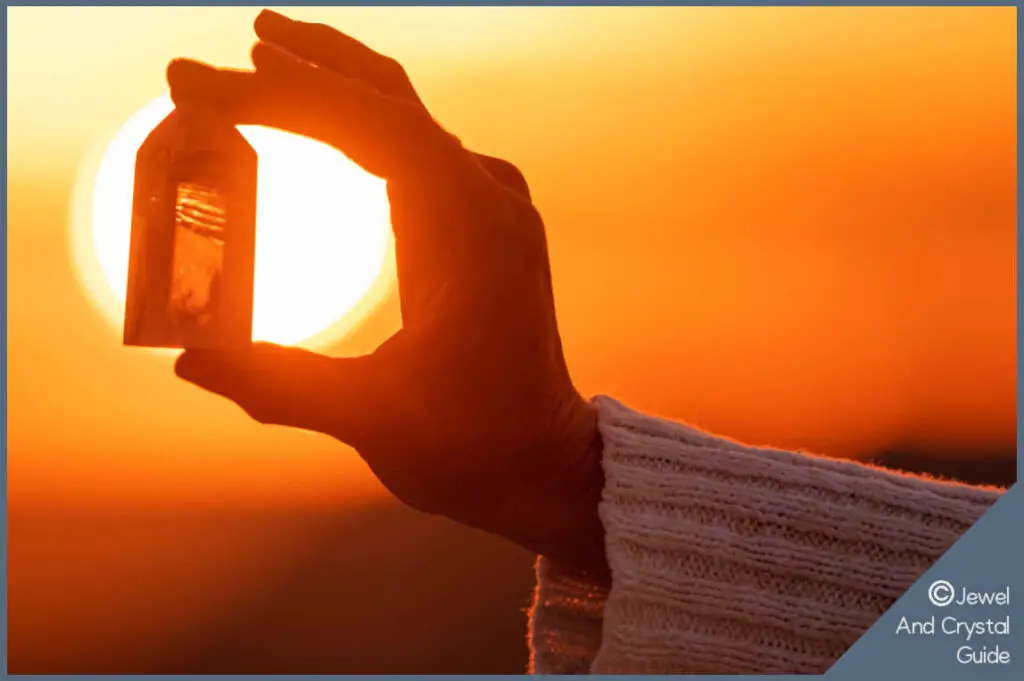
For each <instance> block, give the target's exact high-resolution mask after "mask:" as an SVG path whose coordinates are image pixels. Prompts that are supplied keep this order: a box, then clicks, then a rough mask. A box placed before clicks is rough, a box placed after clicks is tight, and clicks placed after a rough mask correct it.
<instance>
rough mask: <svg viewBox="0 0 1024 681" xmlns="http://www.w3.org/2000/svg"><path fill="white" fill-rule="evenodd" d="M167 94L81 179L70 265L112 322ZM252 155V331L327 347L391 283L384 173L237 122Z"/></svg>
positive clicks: (259, 336)
mask: <svg viewBox="0 0 1024 681" xmlns="http://www.w3.org/2000/svg"><path fill="white" fill-rule="evenodd" d="M172 108H173V104H172V103H171V101H170V99H169V98H167V97H162V98H160V99H157V100H155V101H153V102H151V103H150V104H149V105H147V106H146V107H144V108H143V109H141V110H140V111H139V112H138V113H136V114H135V115H134V116H132V117H131V118H130V119H129V120H128V121H127V122H126V123H125V124H124V125H123V126H122V127H121V129H120V130H119V131H118V132H117V134H116V135H115V136H114V137H113V140H112V141H111V142H110V144H109V145H108V146H107V147H106V149H105V150H104V151H103V153H102V155H101V156H100V157H99V161H98V163H96V164H87V167H86V168H85V169H83V171H82V174H81V177H80V179H79V181H78V185H79V187H78V188H77V193H78V197H77V198H76V201H75V213H76V215H74V216H73V220H72V226H73V233H72V244H73V254H74V257H75V260H76V264H77V270H78V274H79V276H80V278H81V280H82V282H83V285H84V286H85V288H86V289H87V290H88V291H89V293H90V296H91V298H92V299H93V302H94V303H96V304H97V306H98V307H100V308H101V309H102V310H103V312H104V313H105V315H106V316H107V317H108V318H109V319H110V320H111V321H112V322H114V323H115V324H117V325H118V326H119V327H120V325H121V324H122V323H123V315H124V300H125V292H126V288H127V273H128V242H129V235H130V233H131V210H132V209H131V197H132V187H133V184H134V172H135V152H136V151H137V150H138V148H139V146H140V145H141V144H142V142H143V140H144V139H145V138H146V136H147V135H148V134H149V132H150V131H151V130H152V129H153V128H154V127H156V125H157V124H158V123H159V122H160V121H161V120H162V119H163V118H164V116H166V115H167V114H168V113H169V112H170V111H171V109H172ZM239 130H240V131H241V132H242V134H243V135H244V136H245V138H246V139H247V140H248V141H249V143H250V144H251V145H252V146H253V148H254V149H255V150H256V152H257V154H258V156H259V177H258V181H257V182H258V184H257V215H256V283H255V292H254V293H255V302H254V310H253V339H254V340H265V341H271V342H275V343H282V344H300V343H301V344H303V345H314V346H317V345H323V344H325V343H327V342H329V341H331V340H334V339H337V338H338V337H340V336H341V335H343V334H344V333H345V332H347V331H349V330H351V329H352V328H353V327H354V326H355V325H356V324H358V323H359V322H360V321H361V320H362V319H363V318H365V317H366V316H367V315H368V314H369V312H371V311H372V310H373V309H374V307H376V305H377V304H378V303H379V302H380V300H382V299H383V297H384V296H385V295H386V294H387V292H388V290H389V288H390V287H391V285H392V282H393V276H392V274H393V267H392V262H393V247H392V240H391V229H390V216H389V210H388V201H387V193H386V190H385V185H384V182H383V181H382V180H381V179H379V178H377V177H374V176H372V175H370V174H368V173H367V172H365V171H364V170H362V169H361V168H360V167H359V166H357V165H355V163H353V162H352V161H350V160H349V159H347V158H346V157H345V156H343V155H342V154H340V153H339V152H337V151H336V150H334V149H332V148H330V147H328V146H326V145H324V144H321V143H319V142H316V141H313V140H310V139H307V138H304V137H300V136H297V135H292V134H289V133H285V132H281V131H278V130H271V129H268V128H261V127H254V126H240V127H239Z"/></svg>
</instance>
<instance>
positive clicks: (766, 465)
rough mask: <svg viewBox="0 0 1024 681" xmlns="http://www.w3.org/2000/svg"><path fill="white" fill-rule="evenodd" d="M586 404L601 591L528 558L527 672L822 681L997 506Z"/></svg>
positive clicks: (957, 487)
mask: <svg viewBox="0 0 1024 681" xmlns="http://www.w3.org/2000/svg"><path fill="white" fill-rule="evenodd" d="M594 404H595V405H596V408H597V411H598V424H599V429H600V432H601V436H602V439H603V448H604V449H603V466H604V471H605V479H606V481H605V488H604V491H603V498H602V501H601V504H600V509H599V511H600V516H601V520H602V523H603V524H604V527H605V532H606V538H605V544H606V548H607V556H608V564H609V568H610V570H611V584H610V587H609V586H603V583H604V582H602V581H599V580H596V579H592V578H590V577H589V576H588V575H586V574H582V573H578V572H574V571H573V570H570V569H568V568H565V567H564V566H560V565H557V564H554V563H553V562H551V561H549V560H548V559H546V558H544V557H540V558H539V559H538V561H537V566H536V572H537V588H536V591H535V593H534V599H533V606H532V608H531V613H530V633H529V643H530V648H531V656H530V657H531V659H530V671H531V672H533V673H539V674H584V673H596V674H618V673H632V674H702V673H703V674H821V673H823V672H825V671H826V670H827V669H828V668H829V667H830V666H831V665H832V664H833V663H834V662H835V661H836V660H838V659H839V657H841V656H842V655H843V654H844V653H845V652H846V651H847V650H848V649H849V648H850V646H851V645H852V644H853V643H854V642H855V641H856V640H857V639H858V638H859V637H860V636H861V635H862V634H863V633H864V632H865V631H866V630H867V629H868V628H869V627H870V626H871V625H872V624H873V623H874V622H875V621H876V620H877V619H878V618H879V617H880V616H881V615H882V613H884V612H885V611H886V610H887V609H888V608H889V607H890V606H891V605H892V604H893V603H894V602H895V601H896V599H898V598H899V597H900V596H901V595H902V594H903V593H904V592H905V591H906V590H907V589H908V588H909V587H910V586H911V584H913V583H914V582H915V581H916V580H917V579H918V577H920V576H921V574H922V573H924V572H925V571H926V570H927V569H928V568H929V567H930V566H931V565H932V563H933V562H934V561H935V560H936V559H937V558H938V557H939V556H941V555H942V553H943V552H945V551H946V549H948V548H949V547H950V545H952V544H953V543H954V542H955V541H956V540H957V538H958V537H960V535H961V534H963V532H965V531H966V530H967V529H968V528H969V527H970V526H971V525H972V524H973V523H974V522H975V521H976V520H977V519H978V518H979V517H980V516H981V515H982V514H983V513H984V512H985V510H986V509H988V508H989V506H991V505H992V504H993V503H994V502H995V501H996V500H997V499H998V498H999V496H1000V494H1001V493H1002V492H1003V491H1004V490H1001V489H998V488H993V487H975V486H968V485H964V484H958V483H954V482H949V481H943V480H939V479H935V478H931V477H927V476H922V475H912V474H905V473H900V472H896V471H892V470H888V469H883V468H879V467H876V466H872V465H868V464H863V463H859V462H854V461H847V460H839V459H834V458H827V457H823V456H817V455H813V454H806V453H801V452H788V451H778V450H774V449H766V448H755V447H749V446H745V445H742V444H739V443H737V442H735V441H732V440H729V439H726V438H722V437H717V436H714V435H711V434H708V433H705V432H702V431H700V430H697V429H695V428H691V427H689V426H686V425H683V424H679V423H674V422H671V421H667V420H663V419H659V418H654V417H651V416H646V415H643V414H640V413H637V412H635V411H633V410H631V409H629V408H628V407H626V406H624V405H622V404H620V403H618V402H616V401H615V400H613V399H610V398H607V397H599V398H596V399H595V400H594Z"/></svg>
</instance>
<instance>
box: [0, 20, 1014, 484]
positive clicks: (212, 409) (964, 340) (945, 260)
mask: <svg viewBox="0 0 1024 681" xmlns="http://www.w3.org/2000/svg"><path fill="white" fill-rule="evenodd" d="M254 14H255V10H253V9H248V8H242V9H235V8H230V9H227V8H130V9H120V8H102V9H95V8H54V9H47V8H11V9H9V10H8V17H9V26H8V36H9V46H8V65H9V76H8V78H9V80H8V83H9V91H8V94H7V105H8V114H9V118H8V141H9V147H8V175H9V187H8V188H9V192H8V201H9V208H8V226H9V235H8V248H9V258H8V262H9V274H8V287H9V288H8V296H9V298H8V299H9V318H8V322H9V324H8V333H9V346H8V368H9V384H8V396H9V402H8V405H9V406H8V409H9V412H8V413H9V416H8V425H9V431H8V433H9V435H8V446H9V449H8V459H9V484H10V498H11V502H12V503H14V504H19V503H20V504H29V503H33V502H40V503H51V502H53V501H54V500H56V499H65V500H72V499H90V500H94V502H95V503H100V502H101V501H102V500H108V499H126V500H127V499H132V500H136V501H147V503H152V502H156V501H172V502H175V503H220V502H226V503H234V502H240V501H253V500H255V501H256V502H258V503H261V504H262V503H268V504H269V503H276V502H284V503H295V502H296V500H299V499H302V500H306V501H310V502H314V503H315V502H319V501H321V500H327V499H331V500H338V499H347V498H351V497H353V496H354V495H364V494H371V493H377V491H378V487H377V486H376V483H374V482H373V481H372V479H371V478H370V476H369V474H368V473H367V472H366V471H365V470H364V468H363V467H362V465H361V464H360V463H359V462H358V460H357V459H356V458H355V457H354V456H351V455H350V453H349V452H347V451H346V450H345V449H344V448H343V447H342V446H340V445H337V444H336V443H334V442H333V441H331V440H329V439H327V438H325V437H321V436H317V435H312V434H306V433H300V432H294V431H287V430H282V429H274V428H266V427H260V426H257V425H255V424H252V423H250V422H248V420H247V419H246V418H245V417H244V416H243V415H242V413H241V412H240V411H239V410H237V409H236V408H235V407H233V406H232V405H230V404H227V403H225V402H222V401H220V400H219V399H216V398H213V397H210V396H207V395H204V394H202V393H200V392H198V391H196V390H195V389H193V388H191V387H189V386H186V385H183V384H181V383H179V382H178V381H177V380H176V379H174V377H173V375H172V374H171V369H170V359H169V358H168V357H166V356H160V355H153V354H147V353H144V352H139V351H134V350H129V349H125V348H122V347H120V345H119V336H118V330H117V329H115V328H113V327H112V326H111V325H110V324H108V323H107V322H106V321H105V320H104V319H103V317H102V316H101V315H100V314H99V313H98V312H97V310H96V308H95V307H94V306H93V305H92V304H91V303H90V301H89V300H88V297H87V295H86V294H85V293H84V292H83V291H82V289H81V288H80V286H79V284H78V283H77V280H76V279H75V277H74V274H73V271H72V266H71V262H72V261H71V256H70V255H69V250H68V239H67V235H68V229H69V226H68V215H69V211H70V206H69V196H70V193H71V190H72V187H73V185H74V183H75V180H76V173H77V172H78V170H79V168H80V167H81V165H82V163H83V162H84V160H85V159H86V158H87V155H88V154H89V153H91V152H93V151H94V150H95V147H96V145H98V144H102V143H104V141H105V140H106V139H107V136H108V135H109V134H110V132H111V131H112V129H115V128H116V127H117V126H118V125H120V123H121V122H122V121H123V120H124V119H125V118H126V117H127V116H128V115H130V114H131V113H132V112H133V111H135V110H136V109H137V108H139V107H140V106H142V105H144V104H145V103H147V102H148V101H149V100H151V99H152V98H153V97H155V96H158V95H159V94H161V92H162V91H163V80H162V78H163V66H164V64H165V62H166V61H167V60H168V59H169V58H171V57H173V56H176V55H179V54H185V55H188V56H193V57H197V58H202V59H207V60H210V61H216V62H219V63H223V64H227V65H234V66H243V65H244V64H245V62H246V59H247V54H248V49H249V47H250V45H251V42H252V34H251V30H250V25H251V20H252V18H253V16H254ZM292 14H293V15H295V16H298V17H300V18H306V19H311V20H321V21H326V22H328V23H332V24H334V25H337V26H338V27H340V28H343V29H344V30H347V31H349V32H350V33H352V34H353V35H355V36H356V37H357V38H360V39H363V40H364V41H366V42H368V43H369V44H370V45H371V46H373V47H374V48H376V49H378V50H380V51H382V52H385V53H389V54H392V55H393V56H396V57H399V58H400V59H401V60H402V61H403V62H404V63H405V64H406V65H407V67H408V70H409V72H410V74H411V75H412V76H413V78H414V80H415V82H416V84H417V85H418V87H419V89H420V91H421V92H422V94H423V96H424V98H425V100H426V101H427V103H428V105H429V106H430V107H431V109H432V111H433V112H434V113H435V114H436V115H437V116H438V117H439V118H440V120H441V121H442V122H443V123H444V124H445V125H446V127H448V128H449V129H451V130H453V131H454V132H456V133H457V134H459V136H460V137H461V138H462V139H463V140H464V141H465V142H466V143H467V144H469V145H470V146H472V147H474V148H475V149H478V150H480V151H484V152H487V153H491V154H495V155H502V156H505V157H507V158H509V159H510V160H513V161H514V162H516V163H517V164H519V165H520V167H521V168H522V169H523V170H524V171H525V173H526V175H527V177H528V179H529V180H530V182H531V185H532V188H533V192H534V195H535V199H536V201H537V203H538V205H539V207H540V208H541V211H542V213H543V214H544V216H545V218H546V221H547V225H548V230H549V239H550V245H551V254H552V261H553V270H554V276H555V286H556V297H557V304H558V311H559V316H560V319H561V323H562V329H563V333H564V336H565V345H566V351H567V353H568V356H569V361H570V365H571V368H572V369H573V372H574V375H576V376H577V378H578V381H579V383H580V386H581V388H582V389H583V390H584V391H585V392H587V393H593V392H605V393H609V394H612V395H614V396H616V397H618V398H620V399H622V400H624V401H626V402H629V403H632V404H634V405H635V406H637V407H640V408H643V409H648V410H652V411H655V412H658V413H661V414H664V415H668V416H672V417H676V418H681V419H687V420H691V421H694V422H696V423H697V424H698V425H701V426H704V427H707V428H711V429H714V430H717V431H720V432H724V433H725V434H728V435H732V436H734V437H738V438H742V439H747V440H749V441H753V442H756V443H771V444H776V445H780V446H803V447H808V448H813V449H818V450H823V451H826V452H834V453H840V454H857V453H864V452H869V451H872V450H874V449H875V448H877V447H881V446H888V445H893V444H897V445H898V444H900V443H905V442H910V443H915V442H916V443H921V444H926V445H934V446H938V445H942V446H946V447H949V448H961V449H970V448H972V447H975V448H978V449H983V448H985V447H1004V448H1008V449H1012V446H1013V442H1014V429H1015V392H1016V391H1015V383H1014V376H1015V373H1016V372H1015V356H1016V338H1015V334H1016V327H1015V316H1016V302H1015V255H1014V254H1015V252H1016V251H1015V220H1016V200H1015V197H1016V184H1015V182H1016V180H1015V175H1016V139H1015V134H1016V133H1015V131H1016V91H1015V79H1016V42H1015V33H1016V15H1015V9H1014V8H975V9H948V8H937V9H916V8H915V9H890V8H884V9H864V8H856V9H813V8H810V9H798V8H785V9H780V8H722V9H705V8H644V9H611V8H609V9H605V8H600V9H598V8H588V9H580V8H572V9H569V8H558V9H537V8H530V9H523V8H511V9H510V8H506V9H487V8H483V9H439V8H425V9H408V8H381V9H364V8H323V9H314V10H301V11H299V10H296V11H294V12H292ZM395 314H396V313H395V309H394V306H393V305H392V306H390V307H387V308H385V310H384V311H383V313H382V317H381V320H380V321H379V322H378V324H377V325H376V326H374V327H372V328H370V329H368V330H367V331H366V332H365V333H364V334H363V335H362V336H361V337H359V338H357V339H353V340H351V341H350V342H349V343H348V344H347V345H346V346H344V347H339V348H336V349H335V351H336V352H343V351H349V352H351V351H354V350H356V349H359V348H366V347H370V346H372V344H373V343H374V342H376V341H378V340H380V338H381V337H383V335H384V333H385V332H386V331H387V329H389V328H394V325H395V324H396V323H397V318H396V316H395Z"/></svg>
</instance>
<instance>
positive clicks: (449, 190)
mask: <svg viewBox="0 0 1024 681" xmlns="http://www.w3.org/2000/svg"><path fill="white" fill-rule="evenodd" d="M255 28H256V34H257V36H258V38H259V42H257V43H256V45H255V46H254V47H253V50H252V61H253V64H254V66H255V70H254V71H233V70H224V69H216V68H213V67H210V66H207V65H204V64H200V63H198V62H193V61H186V60H179V61H175V62H172V63H171V64H170V66H169V68H168V81H169V83H170V86H171V96H172V98H173V99H174V100H175V102H177V103H179V104H180V103H181V102H183V101H200V102H203V103H205V104H209V105H212V106H214V107H215V108H216V109H218V110H219V111H221V112H222V113H223V114H224V115H225V116H226V117H227V118H228V119H229V120H230V121H231V122H233V123H235V124H252V125H263V126H269V127H274V128H280V129H284V130H288V131H291V132H294V133H298V134H301V135H305V136H308V137H311V138H314V139H318V140H321V141H323V142H326V143H328V144H330V145H332V146H334V147H336V148H337V149H339V150H340V151H342V152H343V153H345V154H346V155H347V156H348V157H349V158H351V159H352V160H353V161H355V162H356V163H358V164H359V165H361V166H362V167H363V168H365V169H366V170H367V171H369V172H371V173H373V174H375V175H377V176H379V177H382V178H384V179H385V180H386V182H387V189H388V197H389V201H390V206H391V221H392V228H393V230H394V235H395V249H396V260H397V268H398V283H399V297H400V302H401V310H402V321H403V326H402V329H401V330H400V331H398V332H397V333H396V334H395V335H394V336H392V337H391V338H389V339H388V340H387V341H385V342H384V343H383V344H382V345H381V346H380V347H379V348H378V349H377V350H376V351H374V352H373V353H372V354H369V355H366V356H362V357H354V358H330V357H326V356H323V355H318V354H315V353H311V352H308V351H305V350H301V349H298V348H289V347H280V346H274V345H268V344H255V345H253V347H252V348H251V350H249V351H246V352H241V353H239V352H231V353H224V352H212V351H194V350H189V351H186V352H184V353H183V354H182V355H181V357H180V358H179V359H178V361H177V363H176V366H175V370H176V372H177V374H178V375H179V376H180V377H182V378H184V379H185V380H187V381H190V382H192V383H194V384H196V385H198V386H200V387H202V388H205V389H207V390H209V391H211V392H214V393H216V394H219V395H222V396H224V397H227V398H229V399H231V400H233V401H234V402H236V403H237V404H238V405H239V406H241V407H242V408H243V409H244V410H245V411H246V412H247V413H248V414H249V415H250V416H252V417H253V418H255V419H256V420H258V421H260V422H262V423H266V424H277V425H285V426H292V427H297V428H303V429H308V430H314V431H319V432H322V433H326V434H328V435H331V436H333V437H335V438H337V439H339V440H341V441H342V442H345V443H347V444H349V445H351V446H352V447H354V448H355V449H356V450H357V451H358V452H359V454H360V455H361V456H362V458H363V459H364V460H365V461H366V463H367V464H368V465H369V466H370V468H371V469H372V470H373V472H374V474H375V475H376V476H377V477H378V478H379V479H380V481H381V482H382V483H383V484H384V485H385V486H386V487H387V488H388V489H389V490H390V491H391V492H392V493H393V494H394V495H395V496H396V497H398V499H400V500H401V501H402V502H404V503H405V504H407V505H409V506H411V507H413V508H415V509H418V510H421V511H425V512H428V513H433V514H441V515H444V516H447V517H449V518H451V519H453V520H456V521H459V522H461V523H464V524H466V525H470V526H473V527H476V528H479V529H482V530H485V531H488V532H492V533H495V534H498V535H501V536H504V537H506V538H508V539H510V540H512V541H514V542H516V543H518V544H520V545H521V546H523V547H525V548H527V549H529V550H531V551H534V552H537V553H540V554H543V555H545V556H547V557H549V558H551V559H553V560H555V561H561V562H563V563H565V564H567V565H571V566H574V567H577V568H579V569H583V570H589V571H593V572H598V573H603V572H605V570H606V569H607V567H606V564H605V557H604V533H603V529H602V526H601V523H600V520H599V518H598V515H597V507H598V502H599V500H600V495H601V490H602V488H603V474H602V470H601V463H600V441H599V435H598V431H597V426H596V415H595V413H594V410H593V409H592V408H591V406H590V405H589V404H588V403H587V401H586V400H584V399H583V398H582V397H581V396H580V394H579V393H578V392H577V390H576V389H575V388H574V386H573V383H572V381H571V379H570V376H569V372H568V370H567V368H566V364H565V360H564V357H563V353H562V346H561V340H560V337H559V333H558V327H557V324H556V320H555V310H554V299H553V295H552V287H551V276H550V268H549V264H548V254H547V245H546V240H545V234H544V225H543V222H542V220H541V218H540V215H539V214H538V212H537V210H536V208H535V207H534V206H533V205H532V203H531V201H530V196H529V191H528V189H527V186H526V182H525V180H524V179H523V177H522V175H521V173H520V172H519V171H518V170H517V169H516V168H515V167H514V166H513V165H511V164H510V163H507V162H505V161H502V160H499V159H495V158H491V157H488V156H483V155H480V154H474V153H472V152H470V151H468V150H467V149H465V148H464V147H463V146H462V144H461V143H460V142H459V140H458V139H456V138H455V137H454V136H452V135H450V134H448V133H447V132H446V131H445V130H444V129H443V128H442V127H441V126H440V125H439V124H438V123H437V122H436V121H435V120H434V119H433V118H432V117H431V115H430V114H429V113H428V111H427V109H426V107H425V106H424V105H423V103H422V102H421V101H420V99H419V97H418V95H417V94H416V92H415V90H414V88H413V86H412V84H411V83H410V81H409V79H408V77H407V76H406V74H405V72H404V70H403V69H402V67H401V66H400V65H399V64H398V63H397V62H395V61H394V60H392V59H390V58H388V57H385V56H382V55H380V54H377V53H376V52H374V51H372V50H371V49H369V48H368V47H366V46H365V45H362V44H361V43H359V42H357V41H356V40H354V39H353V38H350V37H349V36H346V35H344V34H342V33H339V32H337V31H335V30H334V29H331V28H329V27H327V26H324V25H320V24H308V23H302V22H295V21H292V20H289V19H287V18H285V17H283V16H281V15H279V14H276V13H273V12H267V11H264V12H262V13H261V14H260V15H259V17H258V18H257V19H256V24H255Z"/></svg>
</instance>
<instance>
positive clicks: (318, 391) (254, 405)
mask: <svg viewBox="0 0 1024 681" xmlns="http://www.w3.org/2000/svg"><path fill="white" fill-rule="evenodd" d="M174 372H175V373H176V374H177V375H178V376H179V377H180V378H182V379H184V380H186V381H188V382H190V383H193V384H195V385H197V386H199V387H200V388H203V389H205V390H208V391H210V392H212V393H215V394H217V395H220V396H222V397H226V398H228V399H229V400H231V401H233V402H235V403H236V404H237V405H238V406H240V407H241V408H242V409H243V410H245V412H246V413H247V414H249V416H251V417H252V418H254V419H255V420H257V421H259V422H260V423H266V424H273V425H281V426H292V427H295V428H304V429H306V430H315V431H320V432H323V433H327V434H329V435H333V436H335V437H338V438H339V439H341V440H344V441H346V442H349V443H351V442H352V440H353V439H355V438H356V436H357V433H358V431H359V430H360V428H361V426H362V425H363V424H364V421H365V418H364V417H365V416H366V414H365V413H361V412H365V406H361V405H366V403H367V401H366V400H365V397H364V394H365V389H366V387H368V384H367V382H366V380H365V376H366V366H365V359H364V358H360V357H357V358H345V359H339V358H332V357H326V356H324V355H318V354H316V353H314V352H309V351H307V350H302V349H300V348H292V347H283V346H279V345H272V344H269V343H257V344H254V345H252V346H251V347H250V348H247V349H246V350H243V351H216V350H186V351H185V352H184V353H182V354H181V355H180V356H179V357H178V359H177V361H176V362H175V365H174Z"/></svg>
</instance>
